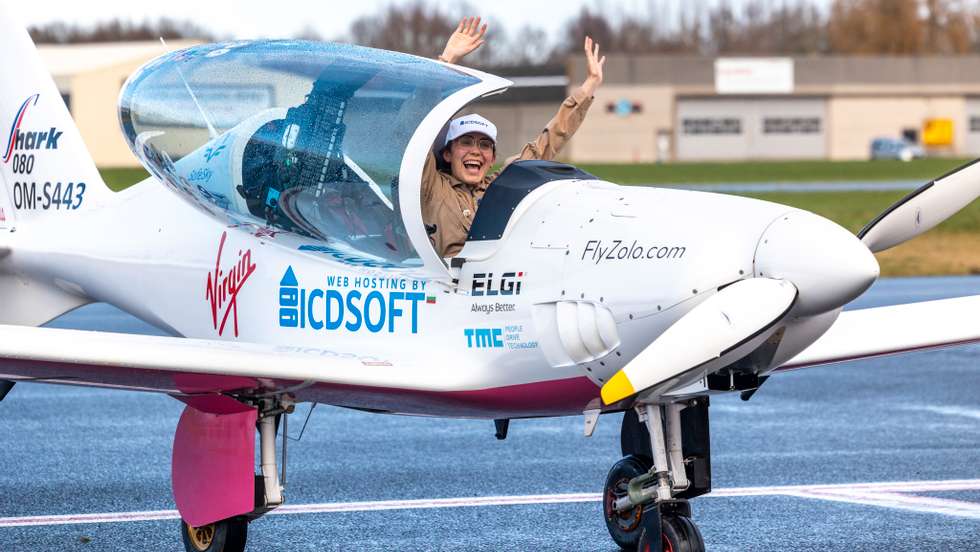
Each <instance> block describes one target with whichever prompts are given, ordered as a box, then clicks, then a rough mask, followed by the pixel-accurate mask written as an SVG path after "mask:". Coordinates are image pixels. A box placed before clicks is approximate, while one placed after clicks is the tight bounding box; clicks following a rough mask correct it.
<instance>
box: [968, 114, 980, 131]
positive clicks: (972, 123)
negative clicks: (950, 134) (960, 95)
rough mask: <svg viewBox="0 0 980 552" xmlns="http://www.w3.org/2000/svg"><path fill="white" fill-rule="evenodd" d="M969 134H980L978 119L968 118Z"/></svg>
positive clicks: (975, 117)
mask: <svg viewBox="0 0 980 552" xmlns="http://www.w3.org/2000/svg"><path fill="white" fill-rule="evenodd" d="M970 132H980V117H977V116H976V115H974V116H973V117H970Z"/></svg>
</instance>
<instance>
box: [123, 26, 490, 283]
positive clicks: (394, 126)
mask: <svg viewBox="0 0 980 552" xmlns="http://www.w3.org/2000/svg"><path fill="white" fill-rule="evenodd" d="M477 82H478V79H476V78H474V77H471V76H468V75H465V74H463V73H460V72H457V71H455V70H453V69H450V68H447V67H445V66H443V65H440V64H438V63H435V62H432V61H429V60H425V59H422V58H417V57H414V56H408V55H403V54H397V53H393V52H386V51H381V50H373V49H369V48H361V47H357V46H348V45H338V44H322V43H314V42H304V41H261V42H244V43H241V42H239V43H225V44H210V45H204V46H197V47H193V48H189V49H185V50H181V51H178V52H174V53H172V54H168V55H165V56H163V57H161V58H158V59H157V60H154V61H153V62H151V63H150V64H148V65H147V66H145V67H144V68H143V69H141V70H140V71H139V72H137V73H136V74H135V75H134V76H133V77H131V78H130V80H129V82H128V83H127V84H126V86H125V88H124V90H123V94H122V97H121V99H120V120H121V123H122V126H123V131H124V134H125V136H126V139H127V140H128V141H129V144H130V147H131V148H132V149H133V151H134V153H136V155H137V156H139V157H140V158H141V159H142V160H143V161H144V163H145V164H146V165H147V167H148V168H149V169H150V171H151V172H152V173H153V174H154V176H156V177H157V178H159V179H160V180H162V181H163V182H165V183H166V184H167V185H168V186H170V187H171V188H173V189H174V190H176V191H177V192H179V193H180V194H181V195H182V196H183V197H185V198H186V199H188V200H190V201H191V202H192V203H194V204H195V205H197V206H198V207H199V208H201V209H204V210H205V211H207V212H208V213H210V214H212V215H214V216H218V217H221V218H222V219H224V220H227V221H228V222H229V223H232V224H255V225H270V226H273V227H275V228H277V229H280V230H284V231H287V232H290V233H293V234H296V235H299V236H304V237H306V238H312V239H314V240H317V241H320V242H323V243H324V244H327V245H328V246H330V247H334V248H339V249H342V250H345V251H353V252H356V253H358V254H363V255H366V256H370V257H374V258H377V259H381V260H384V261H385V262H387V263H394V264H396V265H411V264H415V263H416V262H417V261H416V260H414V259H415V258H416V253H415V251H414V250H413V248H412V246H411V244H410V242H409V240H408V238H407V236H406V234H405V229H404V223H403V219H402V216H401V213H400V212H399V208H398V201H397V197H398V194H397V186H398V174H399V170H400V168H401V162H402V157H403V156H404V153H405V148H406V146H407V144H408V141H409V139H410V138H411V137H412V134H413V133H414V131H415V129H416V127H417V126H418V124H419V122H420V121H421V120H422V119H423V118H424V117H425V116H426V115H427V114H428V113H429V112H430V111H431V110H432V108H433V107H435V105H436V104H438V103H439V102H440V101H442V100H443V99H445V98H446V97H447V96H449V95H450V94H452V93H454V92H456V91H458V90H461V89H463V88H465V87H467V86H470V85H473V84H476V83H477Z"/></svg>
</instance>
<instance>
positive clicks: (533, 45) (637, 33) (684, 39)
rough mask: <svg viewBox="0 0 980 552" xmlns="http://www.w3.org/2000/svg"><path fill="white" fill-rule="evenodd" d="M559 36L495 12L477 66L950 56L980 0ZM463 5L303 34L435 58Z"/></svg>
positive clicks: (776, 3)
mask: <svg viewBox="0 0 980 552" xmlns="http://www.w3.org/2000/svg"><path fill="white" fill-rule="evenodd" d="M596 2H597V3H596V4H595V5H594V6H592V7H584V8H582V9H581V10H580V11H579V12H577V13H576V14H575V15H574V16H572V17H571V18H569V19H568V20H567V21H566V22H565V23H564V24H563V25H562V27H561V28H560V30H559V32H558V33H557V34H555V35H549V33H548V32H546V31H545V30H544V29H542V28H541V27H538V26H535V25H533V24H526V25H523V26H520V27H518V28H506V26H505V25H503V24H501V23H500V22H497V21H494V20H493V18H492V17H491V18H490V32H489V36H488V40H487V44H486V46H485V47H483V48H481V49H480V50H478V51H477V52H476V53H475V55H474V56H473V58H474V59H468V60H467V62H468V63H472V64H475V65H478V66H495V65H496V66H499V65H515V66H516V65H542V64H549V63H552V64H553V63H560V62H561V61H562V60H564V59H565V57H566V56H567V55H569V54H572V53H578V52H579V51H580V48H581V44H582V41H583V39H584V37H585V35H590V36H592V37H593V38H595V39H596V40H597V41H598V42H599V43H600V44H601V45H602V48H603V50H604V52H606V53H625V54H691V55H835V54H840V55H861V54H879V55H932V54H940V55H954V54H967V53H977V52H980V5H978V0H831V1H829V2H828V1H827V0H822V1H821V0H741V1H734V0H685V1H684V2H680V3H677V2H665V1H663V0H660V1H657V0H650V1H649V3H648V5H647V9H646V10H643V12H644V13H632V12H629V11H627V10H624V9H623V8H622V7H621V6H619V5H617V4H614V3H611V2H608V1H602V0H596ZM475 13H478V10H475V9H474V8H472V7H470V6H467V5H466V4H457V5H455V6H453V7H448V8H446V7H441V5H440V4H436V3H435V2H434V1H432V0H413V1H412V2H411V3H408V4H403V5H395V4H391V5H388V6H387V7H385V8H383V9H382V10H380V11H379V12H377V13H374V14H370V15H365V16H362V17H360V18H358V19H356V20H355V21H353V22H352V23H351V25H350V27H349V30H348V32H347V33H346V35H345V36H340V37H323V36H321V35H319V34H318V33H317V32H316V30H315V29H313V28H312V27H310V26H307V27H305V28H304V29H303V30H302V31H301V32H300V33H299V37H300V38H308V39H320V40H323V39H329V40H337V41H343V42H352V43H355V44H361V45H365V46H371V47H375V48H384V49H387V50H396V51H401V52H408V53H412V54H418V55H423V56H434V55H435V54H437V53H438V52H440V51H441V50H442V47H443V45H444V44H445V41H446V38H447V37H448V36H449V34H450V33H451V32H452V30H453V29H454V28H455V27H456V24H457V23H458V22H459V19H460V18H461V17H462V16H464V15H471V14H475ZM29 31H30V33H31V36H32V37H33V38H34V40H35V42H38V43H60V44H64V43H84V42H107V41H122V40H156V39H157V38H158V37H161V36H162V37H164V38H170V39H176V38H200V39H204V40H216V39H222V38H225V37H220V36H217V35H215V34H214V33H213V32H211V31H209V30H208V29H206V28H204V27H201V26H199V25H197V24H195V23H192V22H189V21H176V20H172V19H161V20H159V21H156V22H144V23H130V22H124V21H118V20H113V21H107V22H103V23H99V24H97V25H95V26H93V27H84V26H79V25H70V24H65V23H49V24H45V25H40V26H34V27H31V28H30V29H29Z"/></svg>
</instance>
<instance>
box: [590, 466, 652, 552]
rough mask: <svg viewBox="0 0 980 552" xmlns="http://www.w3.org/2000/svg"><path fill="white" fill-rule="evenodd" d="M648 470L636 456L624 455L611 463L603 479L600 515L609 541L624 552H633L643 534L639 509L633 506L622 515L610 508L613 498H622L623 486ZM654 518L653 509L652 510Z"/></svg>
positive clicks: (642, 509)
mask: <svg viewBox="0 0 980 552" xmlns="http://www.w3.org/2000/svg"><path fill="white" fill-rule="evenodd" d="M649 469H650V464H649V463H648V462H647V461H646V460H645V459H644V458H642V457H640V456H633V455H630V456H627V457H625V458H623V459H622V460H620V461H619V462H616V463H615V464H613V467H612V468H611V469H610V470H609V475H607V476H606V485H605V487H604V488H603V494H602V497H603V499H602V513H603V518H604V519H605V520H606V529H607V530H608V531H609V536H610V537H612V540H613V541H615V543H616V544H618V545H619V547H620V548H622V549H624V550H636V545H637V543H639V542H640V533H641V532H642V531H643V516H644V514H645V512H644V507H643V506H637V507H635V508H633V509H631V510H627V511H625V512H616V511H615V510H614V509H613V507H612V505H613V502H615V501H616V499H618V498H620V497H623V496H626V494H627V490H626V486H627V484H628V483H629V481H630V479H633V478H634V477H636V476H638V475H643V474H644V473H646V472H647V471H648V470H649ZM652 511H653V512H654V514H655V515H656V511H657V510H656V509H655V508H654V509H653V510H652Z"/></svg>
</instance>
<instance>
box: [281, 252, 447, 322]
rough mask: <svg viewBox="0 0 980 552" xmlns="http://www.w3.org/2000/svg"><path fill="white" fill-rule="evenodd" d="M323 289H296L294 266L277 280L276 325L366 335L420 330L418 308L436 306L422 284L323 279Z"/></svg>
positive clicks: (363, 278) (356, 278) (364, 278)
mask: <svg viewBox="0 0 980 552" xmlns="http://www.w3.org/2000/svg"><path fill="white" fill-rule="evenodd" d="M321 282H323V283H324V284H325V285H324V286H323V287H319V286H317V287H312V288H307V287H304V286H302V285H300V282H299V279H298V278H297V277H296V273H295V272H294V271H293V267H291V266H289V267H286V272H285V273H284V274H283V276H282V280H280V282H279V326H280V327H282V328H299V329H305V328H309V329H312V330H318V331H328V332H329V331H337V330H340V329H341V328H343V329H346V330H347V331H349V332H358V331H361V330H363V329H367V331H368V332H370V333H378V332H385V333H407V332H411V333H413V334H415V333H418V331H419V310H420V309H419V305H420V304H431V303H435V300H436V299H435V296H426V295H425V292H424V290H425V284H426V282H424V281H420V280H408V279H405V278H377V277H369V276H343V275H342V276H327V277H325V278H324V279H323V280H321Z"/></svg>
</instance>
